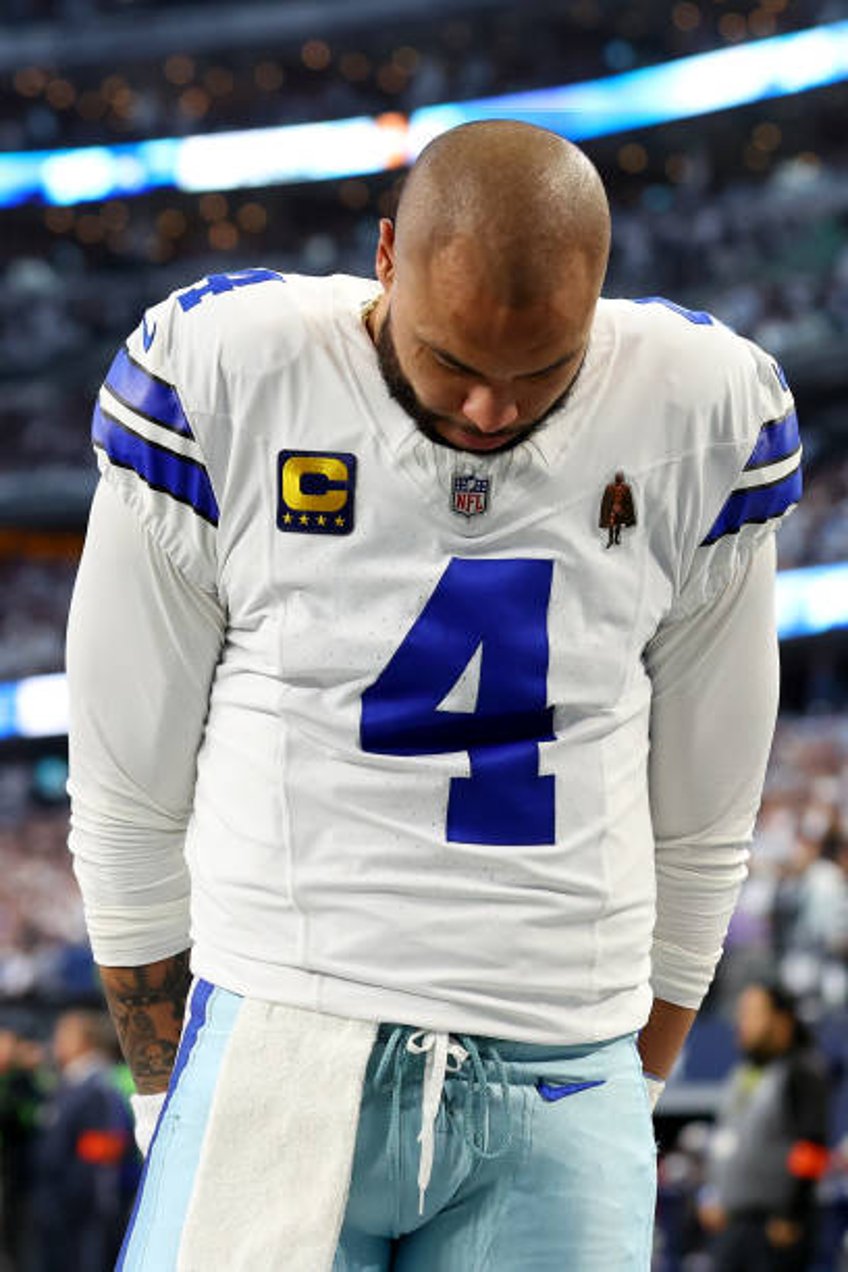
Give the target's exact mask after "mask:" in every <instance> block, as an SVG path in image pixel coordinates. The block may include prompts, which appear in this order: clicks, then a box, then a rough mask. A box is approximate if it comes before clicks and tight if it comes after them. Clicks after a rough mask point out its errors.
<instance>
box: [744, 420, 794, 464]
mask: <svg viewBox="0 0 848 1272" xmlns="http://www.w3.org/2000/svg"><path fill="white" fill-rule="evenodd" d="M800 445H801V438H800V437H799V435H798V416H797V415H796V414H795V412H794V411H790V412H789V414H788V415H784V417H783V419H781V420H770V421H769V423H768V424H764V425H763V427H762V428H761V429H760V435H759V437H758V438H757V444H756V446H755V447H754V449H753V451H752V452H751V458H750V459H749V460H748V462H747V464H746V465H745V471H746V472H750V470H751V469H752V468H765V467H766V465H767V464H775V463H777V461H778V460H779V459H786V458H788V456H789V455H794V453H795V451H797V449H798V447H799V446H800Z"/></svg>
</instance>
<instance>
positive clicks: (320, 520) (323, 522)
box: [318, 517, 327, 526]
mask: <svg viewBox="0 0 848 1272" xmlns="http://www.w3.org/2000/svg"><path fill="white" fill-rule="evenodd" d="M318 524H319V526H325V525H326V524H327V518H326V517H319V518H318Z"/></svg>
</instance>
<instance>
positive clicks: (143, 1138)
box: [130, 1091, 168, 1157]
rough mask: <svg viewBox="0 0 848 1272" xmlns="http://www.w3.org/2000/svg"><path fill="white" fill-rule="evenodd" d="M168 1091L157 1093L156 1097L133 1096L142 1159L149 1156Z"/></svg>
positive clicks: (137, 1140) (136, 1133)
mask: <svg viewBox="0 0 848 1272" xmlns="http://www.w3.org/2000/svg"><path fill="white" fill-rule="evenodd" d="M167 1094H168V1092H167V1091H157V1092H156V1093H155V1094H154V1095H131V1096H130V1104H131V1105H132V1111H133V1117H134V1118H135V1142H136V1144H138V1150H139V1152H140V1153H141V1155H142V1157H146V1156H147V1150H148V1149H149V1148H150V1141H151V1140H152V1139H153V1132H154V1131H155V1130H156V1123H157V1122H158V1121H159V1114H160V1113H161V1112H162V1105H163V1104H164V1103H165V1096H166V1095H167Z"/></svg>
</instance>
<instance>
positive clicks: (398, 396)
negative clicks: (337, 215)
mask: <svg viewBox="0 0 848 1272" xmlns="http://www.w3.org/2000/svg"><path fill="white" fill-rule="evenodd" d="M374 345H375V348H376V350H377V361H378V362H379V364H380V370H381V372H382V374H383V379H384V380H385V382H386V388H387V389H388V390H389V394H390V395H391V396H392V397H393V398H394V400H395V401H396V402H397V403H398V405H399V406H401V407H402V408H403V409H404V411H406V413H407V415H408V416H410V418H411V419H413V420H414V421H415V423H416V424H417V426H418V428H419V429H420V431H421V432H422V433H423V434H424V436H425V437H427V438H429V440H430V441H431V442H435V443H436V445H437V446H446V447H447V448H448V449H449V450H454V451H464V450H468V451H470V452H471V453H475V452H474V451H473V448H472V447H464V446H457V445H456V443H454V442H449V441H448V440H447V438H446V437H443V436H442V434H441V433H440V432H439V430H438V428H437V425H438V424H455V423H456V421H454V420H449V419H447V418H446V417H445V416H443V415H439V414H438V413H437V412H436V411H430V410H428V409H427V407H426V406H424V405H423V404H422V403H421V402H420V401H419V399H418V396H417V394H416V392H415V390H414V389H413V387H412V385H411V384H410V382H409V380H408V379H407V378H406V376H405V375H404V373H403V371H402V369H401V365H400V360H399V359H398V356H397V349H396V348H395V342H394V337H393V336H392V323H391V310H389V311H388V312H387V313H386V317H385V319H384V321H383V325H382V327H381V328H380V331H379V334H378V335H377V338H376V340H375V341H374ZM578 374H579V368H578ZM576 379H577V376H576V375H575V377H574V379H573V380H572V381H571V384H569V386H568V388H567V389H566V390H565V392H563V393H561V394H560V395H559V397H558V398H557V399H556V401H555V402H552V403H551V405H550V406H549V407H548V409H547V410H546V411H545V413H544V415H540V416H539V418H538V419H537V420H533V421H532V422H531V423H530V424H527V425H525V427H524V428H523V429H522V430H521V431H520V432H518V433H513V434H510V435H508V436H507V437H506V438H505V439H504V443H503V445H502V446H500V447H498V448H497V450H496V451H493V452H490V453H494V454H501V453H502V452H503V451H508V450H512V448H513V447H514V446H518V445H519V444H520V443H521V442H525V441H526V440H527V438H528V437H531V436H532V435H533V434H534V433H536V432H537V431H538V430H539V429H540V428H541V427H542V425H543V424H544V423H545V421H546V420H547V419H548V418H549V417H550V416H551V415H553V414H554V413H555V412H556V411H558V410H559V409H560V407H561V406H563V404H564V403H565V400H566V398H567V397H568V395H569V393H570V392H571V390H572V387H573V386H574V382H575V380H576ZM481 436H482V434H481Z"/></svg>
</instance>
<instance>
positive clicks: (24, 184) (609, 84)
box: [0, 21, 848, 208]
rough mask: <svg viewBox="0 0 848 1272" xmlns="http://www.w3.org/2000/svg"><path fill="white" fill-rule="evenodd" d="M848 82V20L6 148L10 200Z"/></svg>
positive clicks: (709, 106)
mask: <svg viewBox="0 0 848 1272" xmlns="http://www.w3.org/2000/svg"><path fill="white" fill-rule="evenodd" d="M844 79H848V21H841V22H831V23H825V24H823V25H822V26H819V27H814V28H811V29H810V30H807V31H798V32H792V33H790V34H788V35H779V36H774V37H772V38H770V39H765V40H757V41H754V42H752V43H750V44H740V45H737V46H736V47H734V48H728V49H717V50H715V51H714V52H712V53H699V54H696V55H694V56H693V57H684V58H678V59H675V60H674V61H671V62H665V63H663V64H662V65H660V66H650V67H644V68H642V69H640V70H636V71H625V72H623V73H622V74H620V75H610V76H606V77H604V78H603V79H596V80H587V81H584V82H583V83H578V84H566V85H564V86H561V87H557V88H544V89H534V90H532V91H530V92H524V93H512V94H507V95H505V96H502V97H486V98H480V99H478V100H477V101H469V102H461V103H448V104H445V105H440V106H428V107H424V108H423V109H421V110H417V111H414V112H413V113H412V115H409V116H406V115H402V114H390V115H380V116H377V117H376V118H371V117H369V116H363V117H358V118H354V119H343V120H334V121H330V122H328V123H320V124H297V125H292V126H288V127H277V128H251V129H242V130H239V131H235V132H232V131H231V132H218V133H206V134H199V135H197V136H194V137H186V138H178V137H166V138H162V139H159V140H157V141H142V142H129V143H122V144H119V145H114V146H85V147H80V148H77V149H69V150H33V151H17V152H12V153H9V154H4V155H0V208H3V207H14V206H16V205H17V204H20V203H31V202H34V203H46V204H52V205H57V206H69V205H72V204H76V203H84V202H91V201H96V200H100V199H107V198H116V197H118V196H120V197H123V198H130V197H132V196H133V195H139V194H144V193H146V192H147V191H149V190H154V189H158V188H162V187H165V188H170V189H177V190H190V191H192V192H200V191H206V190H223V189H246V188H249V187H251V186H272V185H284V184H287V183H292V182H308V181H324V180H328V179H331V178H336V179H338V178H342V177H352V176H361V175H363V174H366V173H372V172H382V171H386V170H388V169H391V168H396V167H402V166H404V165H405V164H407V163H410V162H411V161H412V160H413V159H414V158H415V156H416V155H417V154H418V152H419V151H420V150H421V149H422V148H423V146H424V145H426V143H427V142H428V141H430V140H431V139H432V138H433V137H435V136H437V135H438V134H439V133H441V132H443V131H444V130H445V129H447V128H451V127H453V126H454V125H455V124H461V123H467V122H470V121H472V120H475V119H497V118H504V117H506V118H511V119H522V120H525V121H526V122H527V123H533V124H540V125H542V126H543V127H546V128H550V129H552V130H553V131H554V132H557V133H560V134H561V135H562V136H565V137H568V138H570V139H571V140H573V141H584V140H587V139H590V138H593V137H602V136H608V135H610V134H614V133H620V132H626V131H628V130H630V129H633V128H647V127H651V126H652V125H655V124H662V123H667V122H669V121H671V120H675V119H689V118H691V117H693V116H695V115H703V114H707V113H709V112H712V111H718V110H727V109H729V108H730V107H734V106H743V105H747V104H749V103H751V102H755V101H765V100H767V99H768V98H772V97H782V96H785V95H787V94H791V93H800V92H804V91H806V90H809V89H812V88H820V87H822V86H824V85H827V84H835V83H838V82H839V81H841V80H844Z"/></svg>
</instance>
